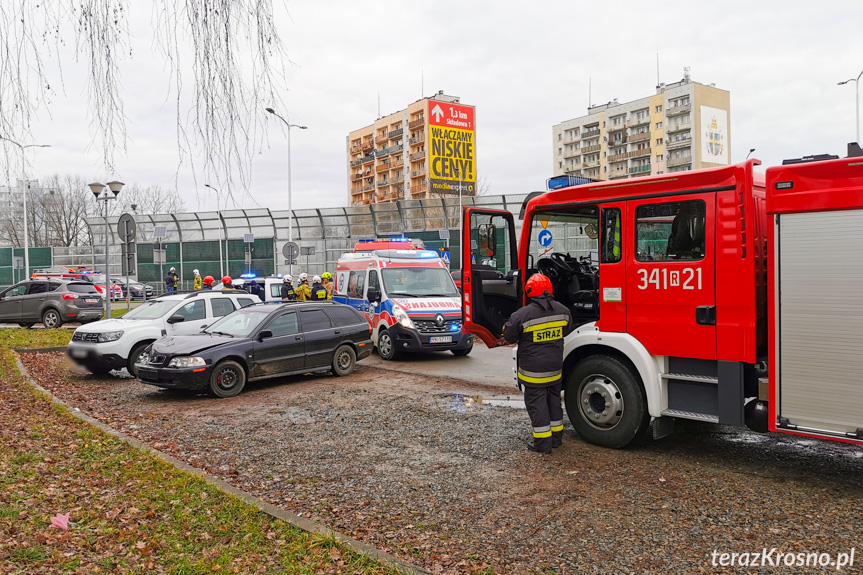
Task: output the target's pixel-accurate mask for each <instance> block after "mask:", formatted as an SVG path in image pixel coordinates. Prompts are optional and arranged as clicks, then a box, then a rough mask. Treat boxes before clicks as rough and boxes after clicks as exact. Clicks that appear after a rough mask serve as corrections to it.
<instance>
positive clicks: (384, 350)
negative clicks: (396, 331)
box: [378, 329, 398, 361]
mask: <svg viewBox="0 0 863 575" xmlns="http://www.w3.org/2000/svg"><path fill="white" fill-rule="evenodd" d="M378 355H380V356H381V359H383V360H386V361H392V360H394V359H395V358H396V356H397V355H398V352H396V344H395V342H393V338H392V337H390V332H388V331H387V330H385V329H382V330H381V333H380V335H378Z"/></svg>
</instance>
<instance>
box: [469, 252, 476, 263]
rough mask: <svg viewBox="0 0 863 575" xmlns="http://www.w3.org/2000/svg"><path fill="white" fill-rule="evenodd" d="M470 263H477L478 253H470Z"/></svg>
mask: <svg viewBox="0 0 863 575" xmlns="http://www.w3.org/2000/svg"><path fill="white" fill-rule="evenodd" d="M470 263H472V264H475V263H476V254H470Z"/></svg>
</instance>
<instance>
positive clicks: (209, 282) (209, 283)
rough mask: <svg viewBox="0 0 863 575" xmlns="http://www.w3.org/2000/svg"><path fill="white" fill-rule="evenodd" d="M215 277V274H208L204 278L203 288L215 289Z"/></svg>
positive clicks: (205, 289)
mask: <svg viewBox="0 0 863 575" xmlns="http://www.w3.org/2000/svg"><path fill="white" fill-rule="evenodd" d="M215 281H216V280H215V278H214V277H213V276H207V277H205V278H204V285H203V287H202V288H201V289H202V290H204V291H213V282H215Z"/></svg>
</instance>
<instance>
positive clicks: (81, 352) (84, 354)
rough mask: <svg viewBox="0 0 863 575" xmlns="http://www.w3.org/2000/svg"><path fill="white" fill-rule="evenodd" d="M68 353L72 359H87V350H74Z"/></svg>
mask: <svg viewBox="0 0 863 575" xmlns="http://www.w3.org/2000/svg"><path fill="white" fill-rule="evenodd" d="M69 353H71V354H72V357H80V358H84V357H87V350H86V349H78V348H74V349H72V350H71V351H70V352H69Z"/></svg>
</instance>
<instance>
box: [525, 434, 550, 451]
mask: <svg viewBox="0 0 863 575" xmlns="http://www.w3.org/2000/svg"><path fill="white" fill-rule="evenodd" d="M527 449H528V451H536V452H537V453H542V454H543V455H549V454H550V453H551V443H550V442H549V439H548V438H547V437H546V438H543V439H536V438H535V439H531V440H530V441H528V442H527Z"/></svg>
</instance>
